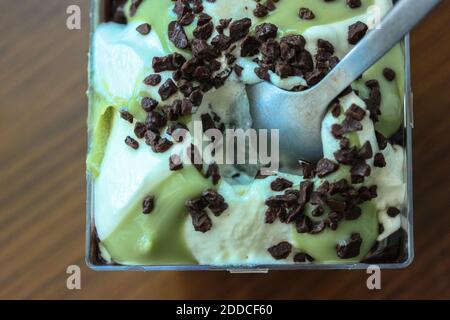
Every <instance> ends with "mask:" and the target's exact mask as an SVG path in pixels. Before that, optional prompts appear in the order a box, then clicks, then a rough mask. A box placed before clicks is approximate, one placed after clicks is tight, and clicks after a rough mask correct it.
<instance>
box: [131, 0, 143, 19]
mask: <svg viewBox="0 0 450 320" xmlns="http://www.w3.org/2000/svg"><path fill="white" fill-rule="evenodd" d="M142 1H143V0H131V5H130V11H129V14H130V17H134V16H135V15H136V12H137V9H138V8H139V6H140V5H141V3H142Z"/></svg>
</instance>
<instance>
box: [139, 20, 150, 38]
mask: <svg viewBox="0 0 450 320" xmlns="http://www.w3.org/2000/svg"><path fill="white" fill-rule="evenodd" d="M151 30H152V27H151V26H150V25H149V24H148V23H143V24H141V25H139V26H138V27H137V28H136V31H137V32H139V33H140V34H142V35H144V36H145V35H147V34H149V33H150V31H151Z"/></svg>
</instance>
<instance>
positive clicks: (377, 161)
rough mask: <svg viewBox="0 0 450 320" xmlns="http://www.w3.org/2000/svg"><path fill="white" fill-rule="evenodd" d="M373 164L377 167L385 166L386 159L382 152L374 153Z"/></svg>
mask: <svg viewBox="0 0 450 320" xmlns="http://www.w3.org/2000/svg"><path fill="white" fill-rule="evenodd" d="M373 165H374V166H375V167H377V168H384V167H386V160H385V159H384V156H383V154H382V153H377V154H376V155H375V157H374V158H373Z"/></svg>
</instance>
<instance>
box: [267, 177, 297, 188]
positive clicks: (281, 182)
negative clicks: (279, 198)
mask: <svg viewBox="0 0 450 320" xmlns="http://www.w3.org/2000/svg"><path fill="white" fill-rule="evenodd" d="M292 185H293V183H292V181H289V180H287V179H285V178H276V179H275V180H274V181H272V183H271V184H270V188H271V189H272V190H273V191H283V190H286V189H288V188H291V187H292Z"/></svg>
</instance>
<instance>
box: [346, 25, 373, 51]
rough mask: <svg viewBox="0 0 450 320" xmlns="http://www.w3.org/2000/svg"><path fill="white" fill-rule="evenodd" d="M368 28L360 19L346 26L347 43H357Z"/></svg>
mask: <svg viewBox="0 0 450 320" xmlns="http://www.w3.org/2000/svg"><path fill="white" fill-rule="evenodd" d="M368 29H369V28H368V26H367V25H366V24H365V23H363V22H361V21H358V22H356V23H354V24H352V25H351V26H350V27H348V43H350V44H353V45H355V44H357V43H358V42H359V41H360V40H361V39H362V38H363V37H364V36H365V35H366V32H367V30H368Z"/></svg>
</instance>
